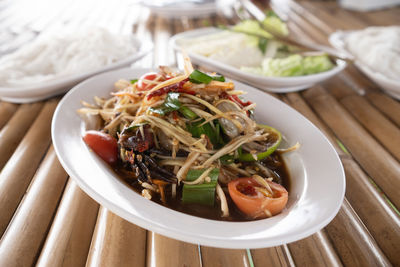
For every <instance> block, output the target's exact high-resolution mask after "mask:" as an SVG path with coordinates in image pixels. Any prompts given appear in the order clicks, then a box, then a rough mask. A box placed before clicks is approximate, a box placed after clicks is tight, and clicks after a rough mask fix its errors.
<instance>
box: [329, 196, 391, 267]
mask: <svg viewBox="0 0 400 267" xmlns="http://www.w3.org/2000/svg"><path fill="white" fill-rule="evenodd" d="M325 230H326V232H327V234H328V235H329V237H330V239H331V240H332V242H333V246H334V247H335V250H336V251H338V255H339V256H340V258H341V261H342V262H343V264H344V265H346V266H390V265H391V264H390V262H389V260H388V259H387V258H386V256H385V254H383V252H382V251H381V250H380V248H379V246H378V245H377V243H376V242H375V240H374V239H373V238H372V237H371V235H370V234H369V232H368V230H367V229H366V228H365V227H364V225H363V224H362V222H361V221H360V219H359V218H358V217H357V215H356V214H355V212H354V211H353V209H352V208H351V206H350V204H349V203H348V202H347V200H346V199H345V200H344V202H343V205H342V208H341V209H340V211H339V213H338V215H336V217H335V218H334V219H333V221H332V222H331V223H330V224H329V225H328V226H327V227H326V228H325Z"/></svg>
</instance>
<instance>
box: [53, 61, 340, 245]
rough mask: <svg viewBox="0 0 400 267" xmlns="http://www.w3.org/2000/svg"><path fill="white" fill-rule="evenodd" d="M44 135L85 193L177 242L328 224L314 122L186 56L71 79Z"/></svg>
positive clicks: (327, 192)
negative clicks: (156, 65)
mask: <svg viewBox="0 0 400 267" xmlns="http://www.w3.org/2000/svg"><path fill="white" fill-rule="evenodd" d="M121 77H124V79H121ZM245 92H248V95H247V96H246V98H244V97H243V96H244V94H245ZM257 104H259V106H257ZM52 138H53V144H54V147H55V151H56V153H57V155H58V157H59V159H60V162H61V164H62V165H63V167H64V168H65V170H66V171H67V172H68V173H69V174H70V176H71V177H73V178H74V179H75V181H76V182H77V183H78V185H79V186H80V187H81V188H82V189H83V190H84V191H85V192H86V193H87V194H89V195H90V196H91V197H92V198H93V199H95V200H96V201H97V202H99V203H100V204H101V205H103V206H105V207H106V208H108V209H110V210H111V211H112V212H114V213H116V214H117V215H119V216H121V217H122V218H124V219H126V220H128V221H130V222H132V223H135V224H137V225H139V226H141V227H144V228H146V229H148V230H151V231H154V232H157V233H159V234H162V235H165V236H168V237H171V238H175V239H179V240H182V241H186V242H191V243H196V244H201V245H207V246H214V247H226V248H260V247H269V246H276V245H280V244H284V243H288V242H292V241H296V240H298V239H301V238H304V237H307V236H309V235H311V234H313V233H314V232H316V231H318V230H319V229H321V228H322V227H324V226H325V225H326V224H327V223H329V221H330V220H332V219H333V217H334V216H335V215H336V213H337V212H338V210H339V207H340V205H341V202H342V200H343V197H344V189H345V179H344V172H343V168H342V165H341V163H340V160H339V158H338V156H337V154H336V153H335V151H334V149H333V147H332V146H331V145H330V143H329V142H328V141H327V139H326V138H325V137H324V136H323V135H322V133H321V132H320V131H319V130H318V129H317V128H316V127H315V126H313V125H312V124H311V123H310V122H309V121H308V120H307V119H305V118H304V117H303V116H302V115H300V114H299V113H298V112H296V111H295V110H293V109H292V108H290V107H289V106H287V105H285V104H284V103H282V102H280V101H279V100H276V99H275V98H273V97H271V96H269V95H267V94H265V93H263V92H260V91H258V90H257V89H255V88H252V87H250V86H248V85H245V84H242V83H240V82H237V81H228V80H226V79H225V77H223V76H221V75H218V74H216V73H204V72H201V71H199V70H194V69H193V68H192V66H191V64H190V62H189V61H188V60H186V61H185V70H184V71H183V72H181V71H177V70H173V69H170V68H167V67H160V69H159V70H148V69H121V70H117V71H113V72H108V73H104V74H101V75H98V76H95V77H92V78H90V79H88V80H86V81H85V82H83V83H81V84H79V85H77V86H76V87H75V88H74V89H72V90H71V91H70V92H69V93H68V94H67V95H66V96H65V97H64V98H63V100H62V101H61V102H60V104H59V106H58V107H57V110H56V112H55V115H54V118H53V122H52Z"/></svg>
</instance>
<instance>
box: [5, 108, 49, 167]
mask: <svg viewBox="0 0 400 267" xmlns="http://www.w3.org/2000/svg"><path fill="white" fill-rule="evenodd" d="M42 106H43V103H40V102H39V103H35V104H24V105H21V106H20V107H19V108H18V110H17V112H15V114H14V115H13V116H12V117H11V119H10V120H9V121H8V122H7V125H6V127H4V128H3V129H2V130H1V131H0V151H1V153H0V170H1V169H2V168H3V167H4V165H5V164H6V162H7V161H8V159H9V158H10V156H11V155H12V153H13V152H14V150H15V148H16V147H17V146H18V144H19V142H21V139H22V138H23V137H24V135H25V134H26V132H27V131H28V129H29V127H30V126H31V125H32V122H33V121H34V120H35V118H36V116H37V114H38V113H39V111H40V109H41V108H42Z"/></svg>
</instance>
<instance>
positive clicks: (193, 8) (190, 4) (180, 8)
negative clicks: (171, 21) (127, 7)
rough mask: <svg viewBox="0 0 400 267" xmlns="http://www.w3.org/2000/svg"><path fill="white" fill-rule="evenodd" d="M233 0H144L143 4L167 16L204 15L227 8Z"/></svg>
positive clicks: (190, 16)
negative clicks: (164, 1) (164, 0)
mask: <svg viewBox="0 0 400 267" xmlns="http://www.w3.org/2000/svg"><path fill="white" fill-rule="evenodd" d="M233 2H234V1H233V0H215V1H203V2H201V1H200V0H199V1H197V2H196V1H193V0H192V1H182V0H174V1H172V0H171V1H166V3H163V1H162V0H158V1H154V0H153V1H147V0H144V1H142V4H143V5H144V6H146V7H148V8H149V9H150V10H151V12H152V13H154V14H157V15H159V16H162V17H166V18H179V17H189V18H194V17H204V16H207V15H209V14H213V13H216V12H217V10H218V9H219V8H227V7H229V6H231V5H232V4H233Z"/></svg>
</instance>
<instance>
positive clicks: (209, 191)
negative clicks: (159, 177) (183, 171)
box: [182, 168, 219, 206]
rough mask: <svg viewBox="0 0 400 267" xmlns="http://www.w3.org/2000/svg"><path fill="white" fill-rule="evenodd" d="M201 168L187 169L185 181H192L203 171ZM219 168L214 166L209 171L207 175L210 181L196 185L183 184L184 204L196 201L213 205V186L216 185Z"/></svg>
mask: <svg viewBox="0 0 400 267" xmlns="http://www.w3.org/2000/svg"><path fill="white" fill-rule="evenodd" d="M205 171H206V169H202V170H189V172H188V173H187V175H186V181H194V180H196V179H197V178H199V177H200V175H202V174H203V172H205ZM218 175H219V169H217V168H215V169H212V170H211V171H210V173H209V174H208V177H210V178H211V182H209V183H203V184H198V185H188V184H185V185H183V190H182V202H183V203H184V204H189V203H197V204H202V205H208V206H213V205H214V202H215V187H216V186H217V181H218Z"/></svg>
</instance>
